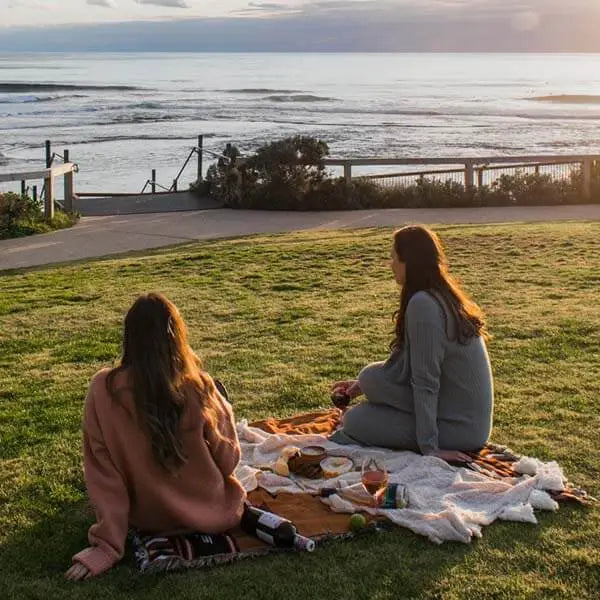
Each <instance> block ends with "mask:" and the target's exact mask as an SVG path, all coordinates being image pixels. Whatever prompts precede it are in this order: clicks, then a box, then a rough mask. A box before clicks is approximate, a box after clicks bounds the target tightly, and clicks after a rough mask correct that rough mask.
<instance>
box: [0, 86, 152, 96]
mask: <svg viewBox="0 0 600 600" xmlns="http://www.w3.org/2000/svg"><path fill="white" fill-rule="evenodd" d="M143 89H144V88H138V87H132V86H129V85H72V84H66V83H0V92H2V93H5V94H27V93H31V92H33V93H35V92H68V91H75V90H82V91H94V90H97V91H105V90H113V91H134V90H143Z"/></svg>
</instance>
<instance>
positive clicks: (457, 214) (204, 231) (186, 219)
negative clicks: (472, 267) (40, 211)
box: [0, 204, 600, 270]
mask: <svg viewBox="0 0 600 600" xmlns="http://www.w3.org/2000/svg"><path fill="white" fill-rule="evenodd" d="M565 220H600V205H597V204H596V205H581V206H523V207H492V208H448V209H441V208H435V209H386V210H359V211H343V212H307V213H304V212H278V211H246V210H230V209H214V210H200V211H193V212H180V213H160V214H159V213H153V214H145V215H114V216H105V217H84V218H82V219H81V221H80V222H79V223H78V224H77V225H76V226H75V227H73V228H71V229H63V230H61V231H55V232H52V233H47V234H43V235H36V236H32V237H27V238H20V239H15V240H0V270H4V269H16V268H23V267H34V266H40V265H46V264H51V263H60V262H66V261H72V260H81V259H86V258H94V257H100V256H106V255H110V254H120V253H123V252H129V251H132V250H145V249H148V248H158V247H162V246H170V245H173V244H179V243H182V242H191V241H196V240H205V239H214V238H223V237H235V236H244V235H251V234H254V233H275V232H283V231H301V230H318V229H321V230H323V229H341V228H346V227H351V228H358V227H377V226H395V227H399V226H401V225H403V224H405V223H427V224H442V223H511V222H512V223H514V222H536V221H565Z"/></svg>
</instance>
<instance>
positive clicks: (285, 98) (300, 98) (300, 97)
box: [263, 94, 335, 102]
mask: <svg viewBox="0 0 600 600" xmlns="http://www.w3.org/2000/svg"><path fill="white" fill-rule="evenodd" d="M263 100H270V101H271V102H332V101H335V98H327V97H325V96H313V95H312V94H292V95H273V96H266V97H265V98H263Z"/></svg>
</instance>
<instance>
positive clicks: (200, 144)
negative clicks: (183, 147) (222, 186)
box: [196, 135, 204, 183]
mask: <svg viewBox="0 0 600 600" xmlns="http://www.w3.org/2000/svg"><path fill="white" fill-rule="evenodd" d="M203 145H204V136H202V135H199V136H198V146H197V150H196V152H197V153H198V171H197V174H198V183H200V182H201V181H202V146H203Z"/></svg>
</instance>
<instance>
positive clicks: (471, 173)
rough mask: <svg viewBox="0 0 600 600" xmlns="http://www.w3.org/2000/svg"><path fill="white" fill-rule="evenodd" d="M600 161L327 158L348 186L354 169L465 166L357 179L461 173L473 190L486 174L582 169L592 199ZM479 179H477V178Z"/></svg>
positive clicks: (593, 157)
mask: <svg viewBox="0 0 600 600" xmlns="http://www.w3.org/2000/svg"><path fill="white" fill-rule="evenodd" d="M596 161H600V154H576V155H552V156H548V155H539V156H476V157H460V158H458V157H449V158H446V157H443V158H328V159H325V161H324V163H325V166H328V167H343V170H344V179H345V180H346V183H348V184H350V183H351V182H352V178H353V176H356V175H353V168H354V167H392V166H411V165H415V166H426V167H430V166H432V165H436V166H437V165H450V166H456V165H464V166H463V167H462V168H460V169H457V168H454V169H446V170H443V169H440V170H431V169H428V170H420V171H409V172H401V173H399V172H394V173H377V174H362V175H358V177H361V178H364V177H367V178H369V179H372V180H373V179H385V178H391V177H395V178H401V177H419V176H431V175H443V174H452V173H462V178H463V182H464V186H465V188H466V189H472V188H474V187H475V185H479V186H481V185H482V184H483V174H484V173H485V172H486V171H492V170H499V169H508V168H513V169H518V168H527V167H528V168H534V169H536V172H537V171H538V170H539V168H540V167H547V166H549V165H579V166H580V168H581V173H582V186H583V188H582V194H583V197H584V198H585V199H589V198H590V196H591V190H592V185H591V184H592V165H593V163H594V162H596ZM476 176H477V177H476Z"/></svg>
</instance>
